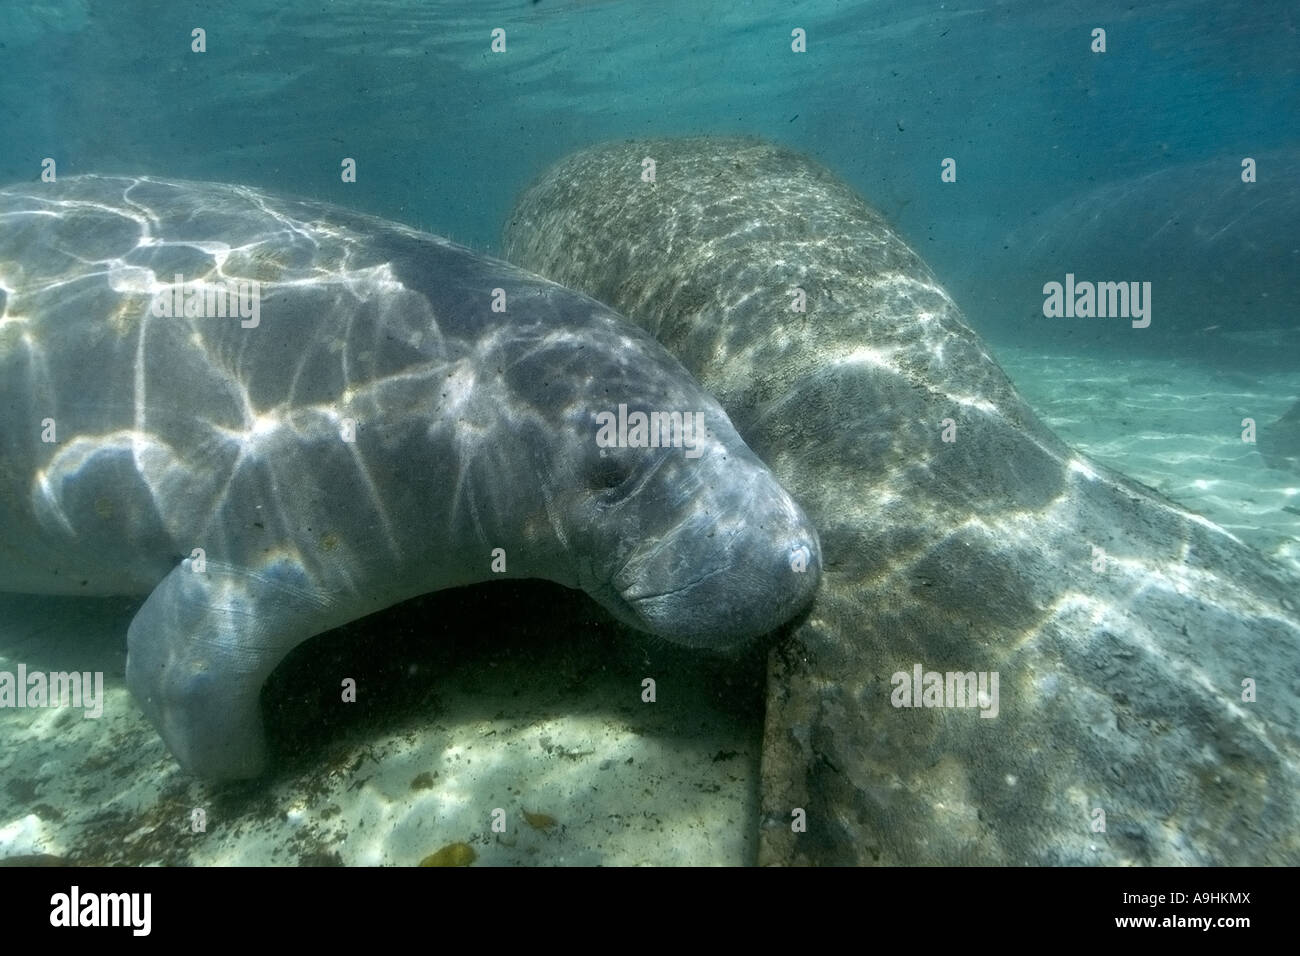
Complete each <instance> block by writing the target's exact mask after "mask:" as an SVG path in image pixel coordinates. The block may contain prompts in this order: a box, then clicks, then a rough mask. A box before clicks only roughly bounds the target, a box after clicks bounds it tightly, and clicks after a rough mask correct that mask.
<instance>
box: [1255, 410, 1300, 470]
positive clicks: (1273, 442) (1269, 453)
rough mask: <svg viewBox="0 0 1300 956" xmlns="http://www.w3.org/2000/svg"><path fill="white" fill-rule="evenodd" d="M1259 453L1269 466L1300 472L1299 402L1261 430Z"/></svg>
mask: <svg viewBox="0 0 1300 956" xmlns="http://www.w3.org/2000/svg"><path fill="white" fill-rule="evenodd" d="M1259 453H1260V454H1261V455H1262V456H1263V457H1264V461H1266V462H1267V463H1268V466H1269V467H1270V468H1276V469H1278V470H1279V471H1294V472H1298V473H1300V402H1296V403H1295V404H1294V405H1292V406H1291V407H1290V408H1289V409H1287V410H1286V412H1285V413H1283V415H1282V417H1281V418H1279V419H1278V420H1277V421H1275V422H1274V423H1273V424H1271V425H1268V426H1266V427H1265V428H1264V429H1263V430H1262V432H1261V433H1260V436H1259Z"/></svg>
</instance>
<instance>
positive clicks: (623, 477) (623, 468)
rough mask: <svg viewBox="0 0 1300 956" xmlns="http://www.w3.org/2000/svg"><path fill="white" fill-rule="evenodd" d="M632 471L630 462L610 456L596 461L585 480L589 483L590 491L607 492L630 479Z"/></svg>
mask: <svg viewBox="0 0 1300 956" xmlns="http://www.w3.org/2000/svg"><path fill="white" fill-rule="evenodd" d="M633 470H634V469H633V467H632V464H631V463H630V462H628V461H626V460H624V459H621V458H615V457H614V456H612V455H610V456H608V457H605V458H597V459H596V462H595V464H593V465H592V468H591V474H590V475H589V476H588V479H587V480H588V481H589V482H590V483H591V487H592V490H594V491H609V490H610V489H612V488H617V487H618V486H619V485H621V484H623V482H625V481H627V480H628V479H629V478H631V477H632V472H633Z"/></svg>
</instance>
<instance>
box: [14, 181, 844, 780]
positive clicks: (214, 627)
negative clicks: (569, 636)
mask: <svg viewBox="0 0 1300 956" xmlns="http://www.w3.org/2000/svg"><path fill="white" fill-rule="evenodd" d="M177 274H180V275H182V276H183V277H184V279H185V281H192V280H193V279H195V278H199V277H203V276H209V275H210V277H211V278H212V279H213V280H216V279H217V278H219V277H225V278H232V277H239V278H242V279H257V280H259V281H261V282H262V283H263V285H262V288H261V307H260V321H259V324H258V325H257V326H256V327H249V328H245V327H243V326H242V324H241V320H240V319H238V318H217V317H210V318H164V317H157V316H154V315H152V314H151V309H150V304H151V301H152V299H151V296H152V292H153V291H154V290H155V289H157V288H161V286H160V283H171V282H172V281H173V277H174V276H175V275H177ZM494 289H503V290H504V292H505V296H506V299H505V301H506V305H507V311H505V312H504V313H501V312H494V311H492V308H491V303H492V297H493V290H494ZM0 290H3V297H2V298H0V303H2V304H3V319H0V415H2V416H3V417H2V418H0V449H2V451H0V528H3V536H2V537H0V587H2V588H3V589H5V590H9V591H28V592H35V593H51V594H54V593H58V594H86V595H91V594H97V595H106V594H148V595H149V597H148V599H147V600H146V601H145V603H144V606H143V607H142V608H141V609H140V611H139V613H138V615H137V616H136V617H135V620H134V621H133V622H132V624H131V628H130V633H129V638H128V642H129V650H128V659H127V681H128V683H129V685H130V687H131V690H132V692H133V693H134V694H135V696H136V698H137V700H138V701H139V702H140V705H141V707H142V708H143V709H144V710H145V712H146V713H147V714H148V716H149V718H150V719H151V720H152V721H153V723H154V724H155V725H156V726H157V727H158V729H159V731H160V732H161V733H162V735H163V737H164V738H165V740H166V742H167V744H168V746H169V747H170V748H171V750H172V752H173V753H174V754H175V755H176V757H177V758H178V759H179V760H180V762H181V764H182V765H183V766H184V767H186V768H187V769H189V770H191V771H193V772H195V773H197V774H200V775H202V776H204V777H208V778H212V779H226V778H237V777H246V776H251V775H255V774H257V773H258V772H259V771H260V770H261V769H262V767H263V763H264V748H263V739H262V726H261V718H260V715H259V710H258V692H259V690H260V688H261V686H262V683H263V682H264V680H265V679H266V677H267V675H268V674H270V672H271V670H272V669H273V668H274V667H275V666H276V664H277V663H278V662H279V661H280V660H281V659H282V658H283V657H284V655H285V654H286V653H288V651H289V650H291V649H292V648H293V647H294V646H296V645H297V644H299V643H301V642H302V641H304V640H306V639H307V638H309V637H311V636H312V635H314V634H318V633H320V632H322V631H325V630H327V629H329V628H333V627H336V626H338V625H340V624H343V623H345V622H347V621H350V620H353V619H355V618H359V617H361V616H363V615H365V614H368V613H370V612H372V611H375V610H378V609H380V608H384V607H387V606H389V605H392V604H395V603H397V602H399V601H402V600H404V599H406V598H409V597H412V596H415V595H418V594H422V593H426V592H429V591H434V590H438V589H441V588H448V587H454V586H457V585H462V584H467V583H470V582H475V581H483V580H486V579H488V578H493V577H506V576H508V577H539V578H546V579H549V580H552V581H556V582H559V583H560V584H563V585H566V586H569V587H575V588H581V589H582V590H584V591H586V592H587V593H589V594H590V595H591V596H592V597H593V598H595V599H596V600H597V601H599V602H600V603H601V604H602V605H603V606H604V607H605V608H607V609H608V610H609V611H611V612H612V613H613V614H614V615H615V616H617V617H618V618H619V619H620V620H621V621H623V622H625V623H627V624H629V625H631V626H632V627H636V628H639V629H642V630H645V631H650V632H652V633H655V634H658V635H662V636H663V637H664V638H667V639H668V640H671V641H674V642H677V643H680V644H685V645H691V646H696V647H701V648H716V647H722V646H726V645H730V644H734V643H736V642H738V641H743V640H745V639H748V638H752V637H754V636H756V635H759V634H762V633H764V632H767V631H770V630H772V629H773V628H775V627H777V626H778V625H780V624H781V623H782V622H784V621H785V620H786V619H787V618H789V617H790V616H791V615H792V614H794V613H795V612H796V611H797V610H798V609H799V608H800V606H801V605H805V604H806V603H807V601H808V598H809V596H810V594H811V593H812V591H813V590H814V588H815V586H816V582H817V577H818V571H819V551H818V544H817V538H816V535H815V533H814V531H813V529H812V527H811V526H810V525H809V523H808V521H807V520H806V518H805V517H804V515H803V513H802V512H801V511H800V510H799V508H798V507H797V506H796V505H795V504H794V503H793V502H792V501H791V499H790V497H789V496H788V495H787V494H786V493H785V491H783V490H782V488H781V487H780V485H779V484H778V483H777V482H776V480H775V478H774V477H773V476H772V474H771V472H770V471H769V470H768V469H767V468H766V467H765V466H764V465H763V464H762V463H761V462H760V461H759V460H758V459H757V458H756V457H755V456H754V454H753V453H752V452H751V451H750V450H749V449H748V448H747V447H746V446H745V445H744V443H743V442H742V441H741V440H740V438H739V436H738V435H737V434H736V432H735V430H734V429H733V428H732V426H731V423H730V422H729V421H728V419H727V417H726V415H725V413H724V412H723V411H722V410H721V408H719V406H718V404H717V403H716V401H714V400H713V399H712V398H710V397H709V396H708V395H707V394H706V393H705V392H704V391H703V390H702V389H701V388H700V386H699V385H698V384H697V383H696V382H695V381H694V380H693V379H692V378H691V377H690V376H689V375H688V374H687V373H686V372H685V371H684V370H683V369H682V367H681V366H680V365H679V364H678V363H677V362H676V361H675V360H674V359H673V358H671V357H670V356H669V355H668V354H667V353H666V352H665V351H664V350H663V349H662V348H661V347H660V346H659V345H658V344H657V343H656V342H654V340H653V339H651V338H650V337H649V336H648V335H646V334H645V333H644V332H642V331H640V330H639V329H636V328H635V327H633V326H631V325H630V324H629V323H627V322H625V321H623V320H622V319H620V317H619V316H617V315H615V314H614V313H613V312H611V311H610V310H609V309H607V308H605V307H603V306H601V305H599V304H597V303H595V302H593V301H591V300H590V299H587V298H586V297H584V296H581V295H578V294H576V293H572V292H569V291H567V290H565V289H563V288H561V287H559V286H557V285H554V284H552V283H550V282H547V281H545V280H542V279H540V278H537V277H535V276H532V275H529V274H527V273H524V272H522V271H521V270H519V269H517V268H514V267H512V266H509V265H507V264H505V263H502V262H498V261H495V260H492V259H489V258H486V257H483V256H480V255H477V254H475V253H473V252H471V251H469V250H466V249H463V248H460V247H457V246H454V245H452V244H450V243H448V242H446V241H445V240H442V239H439V238H437V237H434V236H429V235H425V234H421V233H417V232H415V231H413V230H410V229H406V228H404V227H401V226H397V225H395V224H391V223H386V222H383V221H380V220H374V219H370V218H367V217H362V216H356V215H351V214H348V213H346V212H344V211H341V210H337V209H332V208H330V207H327V206H323V205H319V204H315V203H300V202H293V201H285V200H280V199H276V198H273V197H270V196H266V195H264V194H261V193H258V192H256V191H254V190H251V189H247V188H243V187H237V186H222V185H212V184H202V183H170V182H161V181H156V180H146V179H138V180H137V179H123V178H101V177H80V178H75V179H67V180H63V181H60V182H59V183H58V184H57V185H30V186H21V187H13V188H10V189H7V190H3V191H0ZM619 403H627V404H628V405H629V406H630V407H631V408H632V409H643V410H665V411H673V410H680V411H686V410H691V411H702V412H703V413H704V416H705V423H706V426H707V429H708V436H707V439H706V441H705V443H704V445H703V448H704V453H703V454H702V455H701V456H700V457H698V458H688V457H686V455H685V451H684V449H681V448H649V449H640V448H621V449H618V448H616V449H608V450H605V451H602V450H601V449H600V448H598V447H597V443H596V432H597V427H596V421H595V414H596V413H597V412H599V411H603V410H611V411H614V410H617V407H618V405H619ZM47 419H51V420H53V423H54V427H55V429H56V431H55V436H56V438H57V441H56V442H53V443H45V442H43V441H42V429H43V428H44V427H45V425H44V424H43V423H44V422H45V420H47ZM349 419H351V420H353V421H355V440H354V441H347V440H345V430H346V427H347V420H349ZM497 548H501V549H504V552H505V558H506V562H507V563H506V567H507V572H506V573H505V574H500V575H497V574H494V573H493V572H492V570H491V562H492V559H493V554H492V552H493V550H494V549H497ZM800 548H805V549H807V552H808V555H809V557H810V562H809V567H808V569H807V570H806V571H804V572H802V573H800V572H797V571H796V570H794V568H793V567H792V560H791V558H792V552H795V551H796V550H797V549H800ZM195 549H202V552H203V554H202V560H203V562H204V563H205V564H206V568H203V569H201V568H200V564H199V561H198V560H197V559H195V560H191V559H192V558H194V557H195V555H194V552H195Z"/></svg>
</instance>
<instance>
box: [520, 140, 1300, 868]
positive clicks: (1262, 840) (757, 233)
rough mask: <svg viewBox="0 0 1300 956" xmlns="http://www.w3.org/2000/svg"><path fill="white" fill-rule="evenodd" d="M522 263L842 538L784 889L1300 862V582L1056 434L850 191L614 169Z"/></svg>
mask: <svg viewBox="0 0 1300 956" xmlns="http://www.w3.org/2000/svg"><path fill="white" fill-rule="evenodd" d="M646 158H650V159H653V160H654V161H655V166H654V172H655V176H654V177H653V180H652V181H650V177H648V176H645V175H644V171H645V170H646V169H648V168H649V167H648V166H644V165H643V160H645V159H646ZM504 243H505V245H504V249H505V251H506V254H507V257H508V258H510V259H512V260H513V261H516V262H519V263H520V264H522V265H524V266H525V267H527V268H530V269H533V270H536V271H538V272H540V273H542V274H543V275H546V276H548V277H550V278H552V279H555V280H557V281H559V282H561V283H564V284H566V285H569V286H571V287H573V288H575V289H580V290H582V291H584V292H587V293H589V294H590V295H592V296H593V297H595V298H597V299H600V300H601V301H604V302H606V303H608V304H610V305H612V306H613V307H615V308H617V309H619V310H620V311H622V312H623V313H624V314H626V315H627V316H628V317H629V318H631V319H632V320H633V321H636V322H639V323H640V324H641V325H642V326H644V327H645V328H646V329H647V330H648V331H650V332H652V333H653V334H654V335H655V336H656V337H657V338H659V340H660V341H661V342H663V343H664V344H665V345H666V346H667V347H668V348H669V350H670V351H672V352H673V353H674V354H675V355H676V356H677V357H678V358H680V359H681V360H682V362H683V364H685V365H686V367H687V368H688V369H690V370H691V371H692V372H694V373H695V375H697V376H698V377H699V379H700V381H701V382H702V383H703V384H704V385H705V386H706V387H707V388H709V389H710V390H711V391H712V392H713V393H714V394H715V395H716V396H717V397H718V398H719V400H720V401H721V403H722V405H723V407H724V408H725V409H726V410H727V412H728V413H729V414H730V416H731V419H732V421H733V422H734V423H735V425H736V427H737V429H738V430H739V432H740V434H741V435H742V436H743V437H744V439H745V440H746V441H747V442H748V443H749V445H750V447H751V448H753V449H754V450H755V451H756V452H758V454H759V455H760V456H762V457H763V458H764V460H765V461H767V462H768V463H769V464H770V465H771V466H772V467H773V470H774V471H775V472H776V474H777V476H778V477H779V478H780V479H781V481H782V482H783V484H784V485H785V487H787V488H788V489H790V491H791V493H792V494H793V495H794V496H795V498H796V500H798V501H799V502H800V503H801V504H802V505H803V506H804V508H805V509H806V511H807V513H808V514H809V516H810V517H811V518H812V520H813V521H814V523H815V524H816V525H817V527H818V530H819V533H820V535H821V544H822V549H823V551H822V554H823V562H824V565H823V579H822V587H821V589H820V590H819V592H818V593H817V595H816V597H815V598H814V602H813V605H812V608H811V610H810V611H809V612H808V614H807V616H806V617H805V618H803V619H802V620H801V621H800V622H799V623H798V624H797V625H796V627H795V628H793V629H792V632H791V635H790V637H789V639H788V640H787V641H786V642H784V643H782V644H778V645H777V646H776V647H774V648H773V649H772V650H771V651H770V653H769V658H768V691H767V717H766V725H765V731H764V743H763V748H764V750H763V758H762V779H761V800H762V807H763V811H762V819H761V821H760V825H761V827H762V831H761V836H760V862H762V863H776V864H794V863H814V864H873V863H875V864H953V863H972V864H974V863H980V864H994V863H1002V864H1084V863H1094V864H1141V863H1146V864H1188V863H1200V864H1207V863H1221V864H1226V863H1231V864H1264V863H1271V864H1281V863H1289V864H1292V865H1294V864H1295V863H1297V862H1300V825H1297V824H1298V822H1300V815H1298V813H1297V811H1298V810H1300V806H1298V804H1297V800H1298V796H1297V795H1300V734H1298V733H1297V728H1298V727H1300V699H1298V698H1297V691H1298V689H1300V620H1298V619H1297V615H1296V608H1295V603H1294V602H1295V601H1297V600H1300V592H1298V591H1297V587H1296V585H1297V582H1296V581H1295V580H1294V579H1290V578H1288V577H1286V574H1285V572H1284V571H1283V570H1282V569H1280V568H1278V567H1275V566H1273V565H1272V564H1270V563H1269V562H1268V561H1267V559H1265V558H1264V556H1263V555H1261V554H1259V553H1257V552H1255V551H1253V550H1251V549H1250V548H1248V547H1246V546H1245V545H1243V544H1242V543H1241V542H1240V541H1239V540H1237V539H1236V538H1235V537H1234V536H1233V535H1232V534H1230V533H1229V532H1227V531H1225V530H1223V529H1221V528H1219V527H1217V526H1215V525H1213V524H1211V523H1210V522H1208V521H1206V520H1205V519H1203V518H1201V517H1199V516H1197V515H1195V514H1191V513H1189V512H1188V511H1186V510H1184V509H1182V508H1180V507H1179V506H1178V505H1176V504H1174V503H1172V502H1170V501H1168V500H1166V499H1164V498H1162V497H1160V496H1159V495H1158V494H1156V493H1155V492H1153V491H1152V490H1151V489H1149V488H1146V487H1143V486H1141V485H1139V484H1137V483H1135V482H1133V481H1131V480H1129V479H1127V478H1125V477H1124V476H1122V475H1120V474H1117V473H1115V472H1113V471H1111V470H1108V469H1106V468H1104V467H1102V466H1101V465H1098V464H1097V463H1095V462H1092V461H1089V460H1088V459H1087V458H1086V457H1084V456H1083V455H1081V454H1079V453H1078V452H1076V451H1074V450H1072V449H1071V448H1069V447H1068V446H1067V445H1066V444H1065V443H1063V442H1062V441H1060V440H1059V439H1058V438H1057V437H1056V436H1055V435H1053V434H1052V432H1051V431H1050V430H1049V429H1047V428H1046V427H1045V426H1044V425H1043V424H1042V423H1041V422H1040V421H1039V419H1038V418H1037V416H1035V414H1034V413H1033V411H1032V410H1031V409H1030V408H1029V407H1027V406H1026V404H1025V403H1024V402H1023V401H1022V400H1021V399H1020V397H1019V396H1018V395H1017V393H1016V390H1015V389H1014V387H1013V386H1012V384H1011V382H1010V381H1009V380H1008V379H1007V377H1006V376H1005V375H1004V374H1003V372H1002V371H1001V369H1000V368H999V367H998V364H997V362H996V361H995V360H994V358H993V357H992V356H991V355H990V354H989V351H988V349H987V348H986V347H985V346H984V345H983V344H982V342H981V341H980V339H979V337H978V336H977V335H976V334H975V333H974V332H973V331H972V330H971V328H970V327H969V326H968V325H967V324H966V323H965V321H964V320H963V318H962V315H961V313H960V311H959V310H958V308H957V307H956V305H955V304H954V303H953V301H952V299H951V298H950V297H949V296H948V295H947V294H946V293H945V292H944V290H943V289H942V288H941V287H940V285H939V283H938V281H937V280H936V279H935V277H934V276H933V275H932V274H931V273H930V271H929V270H928V269H927V267H926V266H925V264H924V263H923V262H922V260H921V259H920V257H919V256H918V255H917V254H916V253H915V252H914V251H913V250H912V249H910V248H909V247H908V246H907V245H906V244H905V243H904V242H903V241H902V240H901V239H900V238H899V236H898V235H897V234H896V233H895V232H894V231H893V230H892V229H891V228H890V227H889V225H888V224H887V223H886V222H885V220H884V219H883V218H882V217H881V216H880V215H879V214H878V213H877V212H876V211H875V210H873V209H872V208H871V207H870V206H868V205H867V204H866V203H865V202H864V201H863V200H862V199H861V198H860V197H859V196H858V195H856V194H855V193H854V191H853V190H852V189H851V188H849V187H848V186H847V185H845V184H844V183H843V182H841V181H840V180H839V179H838V178H837V177H836V176H835V175H834V174H832V173H831V172H829V171H828V170H826V169H825V168H823V167H822V166H820V165H818V164H817V163H816V162H814V161H812V160H810V159H807V158H804V157H802V156H800V155H798V154H796V153H794V152H792V151H790V150H787V149H785V148H781V147H778V146H773V145H768V144H765V143H762V142H756V141H751V140H744V139H718V138H698V139H685V140H652V141H646V142H629V143H619V144H612V145H605V146H598V147H593V148H591V149H588V150H585V151H582V152H580V153H577V154H575V155H573V156H570V157H568V158H566V159H563V160H561V161H560V162H558V163H557V164H556V165H555V166H554V167H552V168H551V169H550V170H549V171H547V172H545V173H544V174H543V175H542V176H541V177H540V179H539V180H538V181H537V182H535V183H534V184H533V185H532V186H530V187H529V188H528V189H527V190H526V191H525V192H524V193H523V195H522V196H521V198H520V199H519V200H518V202H517V203H516V205H515V207H514V209H513V210H512V212H511V213H510V216H509V219H508V221H507V224H506V230H505V240H504ZM805 296H806V309H805V310H803V311H800V310H799V309H798V308H797V306H799V305H800V304H801V302H802V299H803V297H805ZM995 677H996V678H997V683H994V678H995ZM800 811H802V813H803V814H806V832H803V831H800V829H799V827H798V824H799V821H800V816H801V814H800Z"/></svg>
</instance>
